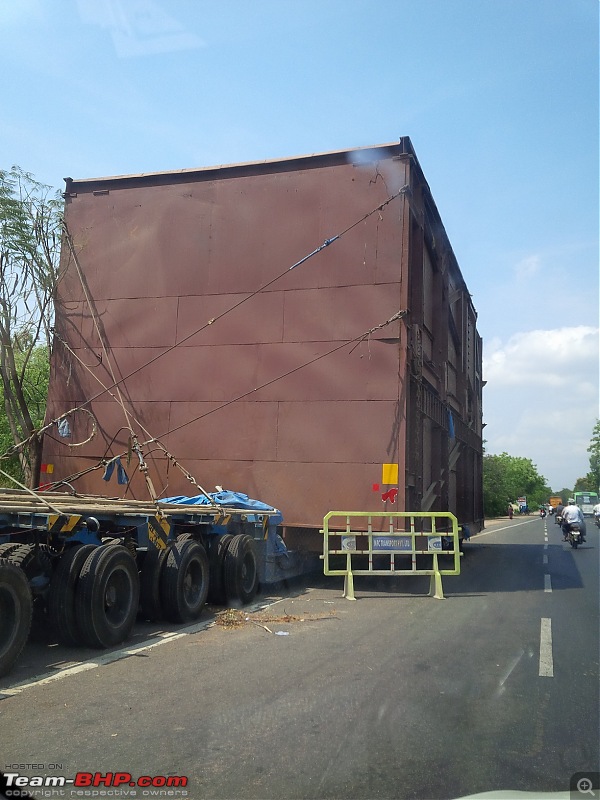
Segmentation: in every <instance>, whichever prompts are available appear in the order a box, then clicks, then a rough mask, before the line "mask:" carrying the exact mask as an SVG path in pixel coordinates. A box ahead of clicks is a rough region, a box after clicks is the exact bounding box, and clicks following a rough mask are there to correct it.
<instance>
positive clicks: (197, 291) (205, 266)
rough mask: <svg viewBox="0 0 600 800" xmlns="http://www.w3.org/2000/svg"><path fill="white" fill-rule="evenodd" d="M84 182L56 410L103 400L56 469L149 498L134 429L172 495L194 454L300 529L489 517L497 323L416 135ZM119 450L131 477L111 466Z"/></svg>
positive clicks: (53, 477)
mask: <svg viewBox="0 0 600 800" xmlns="http://www.w3.org/2000/svg"><path fill="white" fill-rule="evenodd" d="M66 184H67V185H66V192H65V198H66V199H65V217H66V224H67V228H68V231H69V239H68V240H65V244H64V247H63V254H62V271H63V277H62V279H61V282H60V284H59V291H58V309H57V316H56V339H55V344H54V351H53V356H52V375H51V384H50V396H49V415H50V418H55V417H58V416H59V415H60V414H62V413H64V412H65V411H67V410H69V409H73V408H75V407H78V406H80V405H82V404H85V409H86V410H87V411H82V412H77V413H76V414H74V415H73V416H72V418H71V427H72V436H71V437H70V438H62V437H61V436H60V435H59V434H58V431H57V430H53V431H52V433H51V435H49V436H47V437H46V441H45V448H44V462H45V465H44V469H45V474H43V475H42V481H43V482H50V481H52V482H56V481H59V480H67V481H68V482H69V483H71V484H72V485H73V486H75V488H76V489H77V490H79V491H86V492H90V493H95V494H108V495H110V496H126V495H129V496H133V497H136V498H146V497H147V496H148V489H147V484H146V482H145V481H144V479H143V477H142V475H141V472H140V469H139V460H138V459H137V458H136V456H135V452H134V453H133V457H132V458H131V459H129V455H125V454H127V453H128V451H129V452H130V450H131V441H132V432H133V434H134V438H133V442H134V443H135V441H136V439H137V441H139V442H140V444H141V452H142V453H143V454H144V462H145V463H146V464H147V465H148V468H149V477H150V479H151V481H152V484H153V486H154V489H155V491H156V493H157V494H158V495H159V496H161V497H166V496H173V495H178V494H188V495H189V494H196V493H197V489H196V487H195V485H194V484H193V483H190V482H189V481H188V479H187V478H186V476H185V474H184V472H182V471H181V470H180V469H179V468H178V466H177V464H176V463H175V460H176V461H177V462H178V463H179V464H180V465H182V466H183V467H184V468H185V470H187V472H188V473H189V474H191V475H192V476H193V477H194V478H195V480H196V481H197V483H198V484H200V485H201V486H202V487H203V488H205V489H206V490H207V491H214V488H215V486H217V485H218V486H223V487H225V488H226V489H231V490H235V491H241V492H245V493H246V494H248V495H250V496H251V497H254V498H256V499H260V500H263V501H264V502H267V503H270V504H272V505H275V506H277V507H278V508H280V509H281V510H282V512H283V515H284V519H285V524H286V526H287V528H288V529H297V531H298V530H299V529H308V528H313V529H314V528H318V527H319V526H320V525H321V522H322V518H323V516H324V514H326V513H327V512H328V511H331V510H343V511H346V510H347V511H351V510H359V511H368V510H374V511H381V510H390V511H391V510H413V511H419V510H432V511H433V510H450V511H453V512H455V513H456V514H457V515H458V517H459V520H460V521H461V522H463V523H471V524H474V525H475V526H477V527H476V529H478V527H479V525H480V523H481V521H482V517H483V511H482V487H481V459H482V439H481V432H482V419H481V391H482V380H481V340H480V338H479V336H478V334H477V330H476V313H475V310H474V308H473V305H472V302H471V298H470V295H469V293H468V290H467V287H466V285H465V282H464V280H463V277H462V275H461V272H460V270H459V267H458V264H457V262H456V259H455V257H454V254H453V252H452V249H451V246H450V244H449V242H448V239H447V236H446V233H445V231H444V228H443V225H442V222H441V220H440V217H439V214H438V211H437V208H436V206H435V203H434V201H433V199H432V196H431V193H430V191H429V187H428V186H427V183H426V181H425V179H424V177H423V174H422V171H421V168H420V166H419V164H418V161H417V159H416V156H415V153H414V151H413V148H412V145H411V143H410V140H409V139H408V138H403V139H401V140H400V142H398V143H396V144H389V145H384V146H379V147H373V148H362V149H360V150H353V151H342V152H334V153H325V154H321V155H311V156H302V157H298V158H292V159H287V160H278V161H269V162H261V163H251V164H243V165H234V166H224V167H216V168H207V169H193V170H182V171H180V172H169V173H158V174H144V175H130V176H123V177H113V178H101V179H94V180H72V179H70V178H69V179H67V181H66ZM336 237H337V238H336ZM330 240H333V241H330ZM315 251H316V252H315ZM311 253H312V255H311V257H310V258H308V259H306V260H304V261H303V259H304V257H305V256H307V255H309V254H311ZM298 262H301V263H298ZM293 265H296V266H294V268H293V269H290V268H291V267H292V266H293ZM399 312H400V313H399ZM394 317H396V318H395V319H393V321H391V322H388V321H389V320H392V318H394ZM385 323H387V324H385ZM87 412H91V414H92V415H93V418H94V420H95V423H94V425H95V434H94V436H92V438H91V439H90V441H87V442H84V443H83V444H80V442H82V441H83V440H85V439H86V438H87V437H88V436H89V435H90V434H91V433H93V432H94V429H93V428H92V427H91V424H92V423H91V419H92V418H91V417H90V415H89V414H88V413H87ZM156 440H158V441H156ZM118 454H123V458H122V462H123V464H124V465H125V468H126V470H127V472H128V475H129V483H128V484H127V485H119V484H117V483H116V480H115V477H114V476H113V478H112V480H111V482H110V483H106V482H105V481H103V480H102V476H103V471H104V470H103V464H104V463H105V462H106V461H108V460H110V459H111V458H113V457H114V456H116V455H118ZM76 476H79V477H76ZM393 490H397V491H393Z"/></svg>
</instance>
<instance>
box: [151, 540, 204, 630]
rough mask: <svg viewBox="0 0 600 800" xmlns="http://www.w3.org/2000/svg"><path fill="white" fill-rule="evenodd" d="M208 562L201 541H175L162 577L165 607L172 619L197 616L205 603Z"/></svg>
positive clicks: (187, 618)
mask: <svg viewBox="0 0 600 800" xmlns="http://www.w3.org/2000/svg"><path fill="white" fill-rule="evenodd" d="M208 582H209V566H208V556H207V555H206V550H205V549H204V548H203V547H202V545H201V544H200V543H199V542H194V541H189V540H187V541H184V542H175V543H174V544H173V546H172V548H171V550H170V552H169V555H168V556H167V560H166V562H165V565H164V567H163V571H162V574H161V578H160V589H161V592H160V594H161V600H162V606H163V611H164V613H165V616H166V618H167V619H168V620H169V621H170V622H190V621H191V620H194V619H198V617H199V616H200V614H201V613H202V609H203V608H204V604H205V603H206V596H207V593H208Z"/></svg>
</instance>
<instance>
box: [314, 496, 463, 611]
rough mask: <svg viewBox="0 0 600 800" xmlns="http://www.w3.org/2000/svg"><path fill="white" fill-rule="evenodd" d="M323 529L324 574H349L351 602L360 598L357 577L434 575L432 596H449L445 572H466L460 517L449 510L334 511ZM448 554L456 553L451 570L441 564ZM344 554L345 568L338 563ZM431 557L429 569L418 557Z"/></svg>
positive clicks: (346, 586) (346, 589)
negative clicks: (335, 563) (444, 585)
mask: <svg viewBox="0 0 600 800" xmlns="http://www.w3.org/2000/svg"><path fill="white" fill-rule="evenodd" d="M321 533H322V534H323V555H322V556H321V557H322V559H323V561H324V573H325V575H343V576H344V578H345V580H344V595H343V596H344V597H345V598H346V599H348V600H355V599H356V598H355V596H354V576H355V575H387V576H392V575H430V576H431V580H430V584H429V596H430V597H435V598H436V599H438V600H443V599H444V591H443V588H442V575H460V556H461V553H460V546H459V538H458V520H457V519H456V517H455V516H454V514H451V513H450V512H449V511H438V512H435V511H433V512H413V511H398V512H388V511H373V512H369V511H330V512H329V513H328V514H326V515H325V517H324V518H323V529H322V530H321ZM443 540H445V543H446V546H445V547H443V544H442V542H443ZM448 543H450V544H451V547H449V548H448V547H447V545H448ZM442 553H443V555H444V557H448V556H450V557H452V564H453V566H452V568H451V569H442V568H441V567H440V564H439V559H440V557H441V555H442ZM339 556H345V561H344V562H343V567H342V566H338V567H337V568H335V567H332V565H331V559H332V557H334V558H335V557H339ZM385 556H388V559H389V560H387V559H386V558H385ZM380 557H383V558H380ZM425 557H427V561H428V562H430V565H429V566H427V567H425V568H424V567H422V566H420V565H419V563H418V561H419V560H421V561H423V560H425ZM337 560H338V561H340V559H339V558H338V559H337ZM408 564H410V568H409V567H408Z"/></svg>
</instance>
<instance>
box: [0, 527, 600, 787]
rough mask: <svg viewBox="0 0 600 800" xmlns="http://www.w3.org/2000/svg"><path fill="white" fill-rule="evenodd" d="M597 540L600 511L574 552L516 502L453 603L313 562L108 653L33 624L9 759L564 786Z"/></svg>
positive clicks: (590, 728)
mask: <svg viewBox="0 0 600 800" xmlns="http://www.w3.org/2000/svg"><path fill="white" fill-rule="evenodd" d="M599 552H600V549H599V541H598V530H597V529H596V528H595V527H594V526H593V525H589V524H588V541H587V545H586V546H583V547H581V548H580V549H578V550H576V551H574V550H572V549H571V548H570V547H569V546H568V545H567V544H563V543H562V537H561V535H560V533H559V530H558V527H557V526H556V525H554V523H553V521H552V518H548V519H547V520H546V521H542V520H540V519H539V518H537V517H527V518H524V519H522V518H516V519H514V520H512V521H510V522H509V521H508V520H504V521H499V522H496V523H493V524H490V525H488V527H487V528H486V531H485V532H484V533H483V534H479V535H478V536H476V537H474V538H473V540H472V542H471V544H470V545H468V552H467V553H466V554H465V556H464V558H463V563H462V572H461V575H460V576H458V577H447V578H445V579H444V592H445V595H446V599H445V600H436V599H433V598H430V597H428V596H427V594H426V593H427V589H428V579H426V578H408V577H405V578H396V579H380V578H371V579H367V578H357V579H355V592H356V597H357V601H356V602H354V603H353V602H350V601H348V600H344V599H342V598H341V597H340V595H341V588H342V582H341V579H337V578H331V579H324V578H323V577H320V578H317V579H316V580H308V581H305V582H304V583H299V584H297V585H296V586H294V587H292V588H291V589H289V590H286V592H285V593H283V594H279V595H272V596H270V597H266V598H264V602H265V603H271V605H270V607H269V608H268V609H267V610H266V611H263V612H262V613H261V612H258V611H254V612H248V613H246V614H243V615H241V618H240V620H238V623H239V624H237V625H235V626H234V627H231V628H226V627H223V626H222V625H216V624H214V619H215V618H214V615H212V614H210V613H209V612H207V613H206V616H205V619H204V620H203V622H202V625H200V626H191V627H187V628H180V629H178V630H175V629H171V630H169V631H164V630H163V631H161V630H158V629H156V628H150V627H148V626H146V627H139V626H138V628H137V629H136V637H134V639H133V640H132V642H130V643H129V646H128V648H125V649H120V650H115V651H112V652H109V653H105V654H102V656H101V657H100V658H99V657H98V653H97V652H95V653H93V654H92V653H91V652H90V651H80V650H75V651H74V650H71V651H66V650H65V651H63V650H62V649H61V648H58V647H56V646H54V644H53V643H52V642H51V641H44V640H43V639H42V641H40V642H37V643H35V642H34V643H31V644H30V645H28V647H27V649H26V651H25V653H24V655H23V657H22V659H21V662H20V664H19V668H18V669H16V670H15V671H14V672H13V674H12V675H11V676H10V680H7V679H4V684H3V686H2V687H0V698H3V699H2V700H1V702H0V758H1V759H2V761H1V762H0V769H4V771H5V772H6V771H9V772H10V771H11V770H12V771H13V772H18V773H19V774H20V775H29V776H33V775H35V774H52V775H61V774H62V775H65V776H66V777H67V778H74V777H75V774H76V773H77V772H90V773H96V772H98V773H101V774H102V775H105V774H106V773H109V772H110V773H115V772H125V773H130V774H131V776H132V780H134V779H136V778H138V777H139V776H142V775H144V776H169V775H171V776H185V777H187V779H188V783H187V787H186V788H185V789H181V788H178V789H170V790H169V791H171V792H172V794H170V795H169V794H168V793H167V791H168V790H167V789H166V788H161V789H156V788H155V789H141V788H139V787H135V788H133V787H130V786H129V782H127V784H126V785H125V786H124V787H122V788H121V789H119V790H117V789H107V788H106V787H103V786H99V787H97V788H96V789H95V790H92V789H89V790H87V789H86V790H82V789H79V790H78V791H79V792H82V791H87V792H88V793H87V794H81V793H80V794H77V793H76V791H77V790H74V789H64V790H60V791H63V792H64V794H62V795H59V794H50V793H48V792H49V791H50V790H48V789H46V790H44V791H43V792H42V791H41V790H40V791H38V792H37V793H36V791H35V790H33V789H31V790H30V791H31V793H32V794H33V796H35V797H40V798H41V797H51V796H63V797H77V796H79V797H81V796H88V797H90V796H95V797H102V796H111V797H115V796H116V797H142V796H144V797H151V796H155V797H167V796H171V797H183V796H187V797H189V798H192V799H193V800H209V799H211V798H214V799H215V800H217V799H220V800H223V799H225V798H236V800H246V799H247V800H259V799H262V798H265V799H266V798H274V799H275V798H277V800H286V799H287V798H290V799H291V798H294V799H295V798H315V800H319V799H320V798H346V799H347V800H351V799H353V798H356V799H357V800H358V798H364V799H365V800H367V798H402V799H403V800H404V799H406V800H408V798H417V799H418V800H426V799H431V800H434V799H437V798H440V799H443V800H449V798H458V797H463V796H467V795H470V794H474V793H477V792H485V791H489V790H493V789H496V790H497V789H505V790H513V791H514V790H528V791H535V792H542V791H547V792H563V793H564V792H567V794H566V795H564V796H566V797H568V789H569V781H570V778H571V776H572V775H573V774H575V773H580V772H589V771H596V772H597V771H598V770H599V769H600V767H599V756H598V754H599V731H598V724H599V723H598V720H599V711H600V698H599V685H600V684H599V680H598V677H599V676H598V659H599V635H598V617H599V607H598V597H599V584H598V572H599V558H598V555H599ZM246 616H247V617H248V620H246V619H245V617H246ZM200 628H202V629H200ZM282 634H283V635H282ZM90 656H92V659H91V660H90V659H89V657H90ZM20 765H24V766H23V767H20ZM27 765H29V766H27ZM32 765H40V766H37V767H33V766H32ZM41 765H44V766H43V767H42V766H41ZM50 765H55V766H50ZM17 767H19V768H17ZM158 783H160V780H159V781H158ZM58 791H59V790H57V789H53V790H52V792H58ZM93 791H96V792H98V793H97V794H93ZM102 791H104V792H106V793H105V794H104V795H102V794H101V793H100V792H102ZM144 792H146V794H144ZM585 796H586V795H583V794H582V797H585ZM588 797H589V795H588Z"/></svg>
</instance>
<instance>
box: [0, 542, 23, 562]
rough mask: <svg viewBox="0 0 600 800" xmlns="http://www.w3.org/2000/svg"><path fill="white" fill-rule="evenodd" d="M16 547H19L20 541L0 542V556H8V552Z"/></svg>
mask: <svg viewBox="0 0 600 800" xmlns="http://www.w3.org/2000/svg"><path fill="white" fill-rule="evenodd" d="M17 547H21V544H20V542H4V544H0V558H10V554H11V553H12V552H13V551H14V550H16V549H17Z"/></svg>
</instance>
